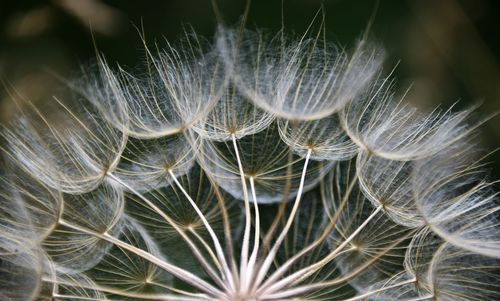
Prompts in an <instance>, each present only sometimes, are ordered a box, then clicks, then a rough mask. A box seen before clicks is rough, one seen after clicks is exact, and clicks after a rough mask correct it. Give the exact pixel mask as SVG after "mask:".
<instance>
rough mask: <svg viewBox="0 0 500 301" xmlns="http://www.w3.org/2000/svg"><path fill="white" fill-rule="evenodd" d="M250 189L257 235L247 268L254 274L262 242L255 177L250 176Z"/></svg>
mask: <svg viewBox="0 0 500 301" xmlns="http://www.w3.org/2000/svg"><path fill="white" fill-rule="evenodd" d="M250 189H251V191H252V199H253V204H254V211H255V233H254V234H255V235H254V245H253V250H252V254H251V255H250V259H249V260H248V267H247V270H248V272H249V273H251V274H254V273H255V271H254V267H255V262H256V260H257V255H258V253H259V242H260V214H259V205H258V202H257V195H256V193H255V180H254V178H253V177H250ZM250 278H251V277H247V278H246V280H247V281H246V282H245V283H243V287H244V288H245V290H248V289H249V287H248V285H249V284H250V283H249V281H248V280H250Z"/></svg>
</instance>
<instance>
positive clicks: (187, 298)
mask: <svg viewBox="0 0 500 301" xmlns="http://www.w3.org/2000/svg"><path fill="white" fill-rule="evenodd" d="M42 280H43V281H44V282H50V283H55V284H57V285H64V286H76V287H78V288H85V289H89V290H95V291H99V292H104V293H109V294H113V295H118V296H124V297H127V298H132V299H145V300H184V301H196V300H211V297H210V296H209V295H206V294H196V293H191V292H186V291H183V290H180V289H175V288H173V287H170V286H167V285H161V284H157V283H154V282H150V283H151V284H154V285H156V286H161V287H164V288H166V289H168V290H171V291H174V292H177V293H178V294H177V295H175V294H148V293H136V292H133V291H127V290H120V289H116V288H113V287H107V286H102V285H91V284H88V283H80V282H70V281H61V280H59V279H51V278H48V277H42ZM53 296H55V295H53ZM75 299H81V298H76V296H75ZM106 300H108V299H106Z"/></svg>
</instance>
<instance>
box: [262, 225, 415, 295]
mask: <svg viewBox="0 0 500 301" xmlns="http://www.w3.org/2000/svg"><path fill="white" fill-rule="evenodd" d="M412 233H413V232H408V233H407V234H405V235H403V236H402V237H401V238H399V239H398V240H397V241H395V242H394V243H392V244H391V245H389V246H387V248H385V249H384V250H383V251H382V252H380V253H379V254H377V256H375V257H373V258H372V259H370V260H368V261H367V262H365V263H364V264H362V265H361V266H359V267H358V268H356V269H354V270H352V271H351V272H349V273H348V274H346V275H344V276H342V277H340V278H336V279H333V280H329V281H323V282H314V283H311V284H307V285H303V286H295V287H293V288H291V289H285V290H283V289H281V288H282V287H283V286H280V287H279V291H276V290H275V291H273V292H266V295H258V296H259V297H260V298H261V299H264V300H276V299H277V300H283V299H287V298H291V297H293V296H299V295H303V294H305V293H307V292H311V291H315V290H318V289H322V288H327V287H332V286H335V285H339V284H341V283H344V282H346V281H348V280H350V279H352V278H354V277H356V276H358V275H359V274H360V273H362V272H363V271H364V270H366V269H367V268H369V267H371V266H373V264H374V263H375V262H377V261H378V260H380V258H381V257H382V256H384V255H385V254H386V253H387V252H388V251H390V250H392V249H393V248H394V247H396V246H397V245H398V244H400V243H401V242H402V241H404V240H406V239H408V237H410V236H411V235H412ZM352 250H354V248H350V249H346V250H344V251H341V252H340V253H338V254H337V255H340V254H343V253H344V252H350V251H352ZM309 276H310V274H309V275H304V276H303V277H299V278H297V279H296V280H295V281H292V282H289V283H288V284H286V286H294V285H296V284H298V283H299V282H302V281H303V280H304V279H305V278H307V277H309Z"/></svg>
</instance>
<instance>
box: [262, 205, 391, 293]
mask: <svg viewBox="0 0 500 301" xmlns="http://www.w3.org/2000/svg"><path fill="white" fill-rule="evenodd" d="M380 210H382V206H378V207H377V209H375V211H373V213H372V214H371V215H370V216H369V217H368V218H367V219H366V220H365V221H364V222H363V223H362V224H361V225H360V226H359V227H358V228H357V229H356V230H355V231H354V232H353V233H352V234H351V235H350V236H349V237H348V238H347V239H346V240H345V241H344V242H343V243H342V244H340V245H339V246H338V247H337V248H336V249H335V250H333V251H332V252H330V253H329V254H328V255H327V256H326V257H325V258H323V259H321V260H320V261H318V262H316V263H314V264H312V265H309V266H308V267H306V268H303V269H301V270H299V271H297V272H295V273H293V274H291V275H289V276H287V277H285V278H283V279H282V280H280V281H277V282H275V283H274V284H272V285H270V286H268V287H262V288H261V289H260V291H259V295H260V294H270V293H273V292H276V291H277V290H280V289H281V288H283V287H286V286H288V285H290V284H291V283H293V282H295V281H296V280H297V279H304V278H307V277H308V276H310V275H312V274H314V273H315V272H317V271H318V270H319V269H321V268H322V267H323V266H325V265H326V264H327V263H329V262H330V261H331V260H333V259H334V258H335V257H336V256H337V255H338V253H339V252H340V251H341V250H342V249H344V248H345V246H347V244H349V243H350V242H351V241H352V240H353V239H354V238H355V237H356V236H357V235H358V234H359V232H361V231H362V230H363V229H364V228H365V227H366V225H367V224H368V223H369V222H370V221H371V220H372V219H373V218H374V217H375V216H376V215H377V214H378V213H379V212H380Z"/></svg>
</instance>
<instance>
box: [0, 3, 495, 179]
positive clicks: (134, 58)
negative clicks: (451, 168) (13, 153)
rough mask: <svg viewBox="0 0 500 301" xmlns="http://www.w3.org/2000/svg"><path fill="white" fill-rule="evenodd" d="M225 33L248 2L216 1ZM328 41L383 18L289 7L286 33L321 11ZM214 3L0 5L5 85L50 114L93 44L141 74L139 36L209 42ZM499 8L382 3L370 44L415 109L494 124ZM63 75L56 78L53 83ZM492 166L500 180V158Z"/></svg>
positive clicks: (491, 134)
mask: <svg viewBox="0 0 500 301" xmlns="http://www.w3.org/2000/svg"><path fill="white" fill-rule="evenodd" d="M216 3H217V5H218V8H219V10H220V12H221V15H222V18H223V19H224V21H225V23H226V24H234V23H236V22H237V21H238V20H239V19H240V18H241V16H242V14H243V12H244V10H245V0H216ZM322 3H323V4H324V7H325V8H326V29H327V36H328V39H329V40H332V41H336V42H338V43H340V45H343V46H347V47H349V45H352V44H353V43H354V41H355V40H356V38H358V37H359V36H360V35H361V34H362V32H363V31H364V29H365V28H366V26H367V24H368V22H369V20H370V16H371V15H372V14H373V12H374V11H375V7H376V1H369V0H284V6H283V10H284V17H285V19H284V22H285V27H286V28H287V31H290V32H296V33H302V32H303V31H304V30H305V29H306V28H307V26H308V25H309V23H310V22H311V20H312V18H313V16H314V14H315V13H316V12H317V10H318V9H319V8H320V6H321V4H322ZM213 11H214V10H213V8H212V4H211V2H210V1H209V0H148V1H112V0H52V1H36V0H16V1H5V0H4V1H1V3H0V80H1V81H2V82H3V83H4V84H3V86H5V85H6V86H9V87H10V88H11V89H13V90H16V91H17V92H18V93H19V94H20V95H22V96H23V97H25V98H28V99H30V100H31V101H32V102H36V103H39V104H43V102H44V101H47V100H48V99H50V96H51V95H52V94H53V93H54V91H56V90H57V89H58V88H57V87H60V86H61V83H60V81H59V80H58V79H57V77H58V76H59V77H62V78H67V77H71V75H72V74H74V73H75V71H78V68H79V66H81V65H82V64H86V63H89V62H90V61H92V59H93V58H94V57H95V51H94V44H93V41H92V36H93V37H94V39H95V43H96V45H97V47H98V49H99V51H101V52H102V53H104V54H105V56H106V58H107V60H108V61H109V62H119V63H120V64H121V65H124V66H129V67H134V66H136V65H138V64H140V61H141V60H142V59H143V57H144V56H143V50H142V46H141V41H140V38H139V34H138V32H137V29H136V27H141V24H142V27H143V28H144V32H145V35H146V39H147V40H148V41H150V42H151V41H153V42H154V41H155V40H162V39H163V37H165V38H166V39H168V40H170V41H172V40H175V39H176V38H177V37H179V35H180V33H181V32H182V29H183V25H186V24H190V25H192V26H193V28H194V29H195V30H196V31H197V32H198V33H200V34H202V35H204V36H206V37H207V38H209V39H210V37H211V35H213V32H214V29H215V26H216V18H215V15H214V13H213ZM499 16H500V1H498V0H380V1H379V5H378V8H377V10H376V16H375V19H374V23H373V26H372V30H371V36H372V37H373V38H374V39H375V40H376V41H378V42H379V43H381V44H382V45H383V47H385V49H386V51H387V53H388V56H387V60H386V67H385V70H386V72H387V73H388V72H389V71H390V70H391V69H392V68H393V67H394V66H395V65H396V64H397V63H398V62H399V65H398V67H397V69H396V71H395V73H396V77H397V78H398V89H399V90H400V91H404V90H406V89H407V88H408V87H409V86H410V85H411V86H412V88H411V90H410V93H409V95H408V97H407V100H408V101H410V102H412V103H413V104H414V105H416V106H418V107H420V108H422V109H423V110H429V109H432V108H434V107H435V106H437V105H442V106H443V107H448V106H450V105H452V104H453V103H455V102H457V101H458V105H457V109H458V108H464V107H467V106H470V105H473V104H477V103H479V102H480V103H482V106H481V107H480V108H479V110H478V112H479V114H480V115H482V116H487V115H489V114H490V113H492V112H495V111H497V112H498V111H500V65H499V55H500V22H499V21H498V18H499ZM248 24H249V27H259V28H267V29H269V30H279V29H280V27H281V0H253V1H252V3H251V7H250V14H249V17H248ZM54 74H55V75H57V76H54ZM14 112H15V106H14V104H13V102H12V95H11V93H9V92H8V91H7V90H6V89H5V88H4V87H2V88H0V123H4V124H5V123H8V122H9V120H10V119H11V118H12V117H13V116H14ZM481 130H482V133H483V141H484V147H485V149H489V150H493V149H495V148H497V147H500V117H495V118H493V119H491V120H490V121H488V122H487V123H486V124H485V125H484V126H483V127H482V129H481ZM487 161H488V162H494V163H491V164H490V165H489V166H490V167H491V169H492V172H493V173H494V177H495V178H497V179H498V178H500V152H496V153H494V154H493V155H492V156H491V157H489V159H488V160H487Z"/></svg>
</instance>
